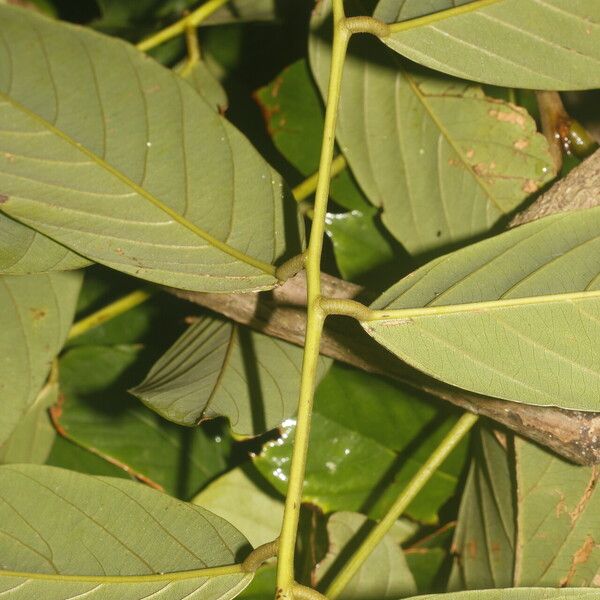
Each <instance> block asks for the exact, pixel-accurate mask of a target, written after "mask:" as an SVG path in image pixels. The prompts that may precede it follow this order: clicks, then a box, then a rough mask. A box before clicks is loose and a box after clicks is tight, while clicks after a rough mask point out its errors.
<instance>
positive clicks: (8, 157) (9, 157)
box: [3, 152, 16, 163]
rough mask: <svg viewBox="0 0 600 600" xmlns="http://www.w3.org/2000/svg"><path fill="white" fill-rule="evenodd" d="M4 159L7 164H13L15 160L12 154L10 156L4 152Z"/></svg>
mask: <svg viewBox="0 0 600 600" xmlns="http://www.w3.org/2000/svg"><path fill="white" fill-rule="evenodd" d="M3 156H4V158H5V159H6V160H7V161H8V162H11V163H12V162H15V160H16V158H15V155H14V154H11V153H10V152H5V153H4V154H3Z"/></svg>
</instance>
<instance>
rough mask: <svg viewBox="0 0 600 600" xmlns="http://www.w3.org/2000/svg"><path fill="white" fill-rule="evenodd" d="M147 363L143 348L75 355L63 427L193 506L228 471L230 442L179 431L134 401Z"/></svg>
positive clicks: (66, 370)
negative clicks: (204, 489)
mask: <svg viewBox="0 0 600 600" xmlns="http://www.w3.org/2000/svg"><path fill="white" fill-rule="evenodd" d="M147 364H148V360H147V358H145V356H144V351H143V349H141V348H139V347H135V346H116V347H112V348H111V347H102V346H84V347H78V348H74V349H72V350H70V351H68V352H67V353H66V354H65V355H64V357H63V358H62V359H61V361H60V365H59V368H60V384H61V391H62V401H61V405H60V411H56V416H55V421H56V423H57V426H58V427H60V430H61V433H62V435H64V436H66V437H67V438H68V439H70V440H72V441H74V442H76V443H77V444H78V445H80V446H82V447H84V448H87V449H89V450H90V451H91V452H93V453H95V454H97V455H99V456H101V457H103V458H104V459H105V460H108V461H109V462H112V463H114V464H116V465H117V466H120V467H121V468H123V469H125V470H126V471H127V472H128V473H130V474H131V475H134V476H135V477H138V478H139V479H141V480H142V481H144V482H146V483H149V484H150V485H152V486H154V487H158V488H162V489H164V490H166V491H167V492H168V493H169V494H171V495H174V496H177V497H180V498H182V499H188V498H190V497H192V496H193V495H194V494H195V493H196V492H197V491H198V490H199V489H200V488H201V487H202V486H203V485H204V484H205V483H206V482H207V481H209V480H210V479H212V478H214V477H215V476H216V475H218V474H220V473H222V472H223V471H224V470H225V468H226V457H227V455H228V453H229V443H228V439H227V438H226V437H225V436H219V435H218V434H217V435H210V434H209V433H208V432H206V431H205V430H204V428H197V429H194V430H190V429H187V428H183V427H178V426H176V425H174V424H172V423H169V422H168V421H165V420H163V419H161V418H160V417H159V416H158V415H156V414H155V413H152V412H150V411H149V410H148V409H147V408H146V407H145V406H143V405H142V404H140V403H139V402H138V401H137V400H135V399H134V398H133V397H131V396H130V395H129V394H128V393H127V392H126V391H125V390H126V389H127V388H128V387H129V386H131V385H132V384H133V383H134V382H135V381H136V380H137V379H138V378H139V375H140V373H141V372H143V371H144V370H145V369H146V368H147ZM90 365H94V368H93V369H91V370H90ZM215 438H216V439H215Z"/></svg>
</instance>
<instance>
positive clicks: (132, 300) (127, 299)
mask: <svg viewBox="0 0 600 600" xmlns="http://www.w3.org/2000/svg"><path fill="white" fill-rule="evenodd" d="M151 296H152V292H151V291H149V290H136V291H135V292H131V294H127V295H126V296H123V297H122V298H119V299H118V300H115V301H114V302H111V303H110V304H108V305H107V306H104V307H102V308H101V309H100V310H97V311H96V312H95V313H92V314H91V315H89V316H87V317H85V318H83V319H81V320H80V321H77V323H74V324H73V326H72V327H71V329H70V331H69V335H68V336H67V339H68V340H71V339H73V338H74V337H77V336H78V335H81V334H83V333H85V332H86V331H89V330H90V329H93V328H94V327H98V325H102V323H105V322H106V321H109V320H110V319H114V318H115V317H118V316H119V315H122V314H123V313H125V312H127V311H128V310H131V309H132V308H135V307H136V306H138V305H139V304H141V303H142V302H145V301H146V300H148V298H150V297H151Z"/></svg>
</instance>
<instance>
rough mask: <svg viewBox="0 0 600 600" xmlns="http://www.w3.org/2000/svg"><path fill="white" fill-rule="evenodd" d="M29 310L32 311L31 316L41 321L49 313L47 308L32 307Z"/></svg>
mask: <svg viewBox="0 0 600 600" xmlns="http://www.w3.org/2000/svg"><path fill="white" fill-rule="evenodd" d="M29 312H30V313H31V318H32V319H33V320H34V321H39V320H40V319H43V318H44V317H45V316H46V315H47V314H48V311H47V310H46V309H45V308H30V309H29Z"/></svg>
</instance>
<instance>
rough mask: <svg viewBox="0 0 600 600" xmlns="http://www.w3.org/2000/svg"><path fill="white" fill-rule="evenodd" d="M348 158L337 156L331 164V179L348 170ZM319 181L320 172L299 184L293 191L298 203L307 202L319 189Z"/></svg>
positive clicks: (341, 155)
mask: <svg viewBox="0 0 600 600" xmlns="http://www.w3.org/2000/svg"><path fill="white" fill-rule="evenodd" d="M346 164H347V163H346V158H345V157H344V155H343V154H340V155H338V156H336V157H335V158H334V159H333V162H332V163H331V178H332V179H333V178H334V177H335V176H336V175H339V174H340V173H341V172H342V171H343V170H344V169H345V168H346ZM318 179H319V172H318V171H317V172H316V173H313V174H312V175H311V176H310V177H307V178H306V179H305V180H304V181H303V182H302V183H299V184H298V185H297V186H296V187H295V188H294V189H293V190H292V194H294V198H295V199H296V202H302V201H303V200H306V199H307V198H308V197H309V196H310V195H311V194H312V193H314V191H315V190H316V189H317V181H318Z"/></svg>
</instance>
